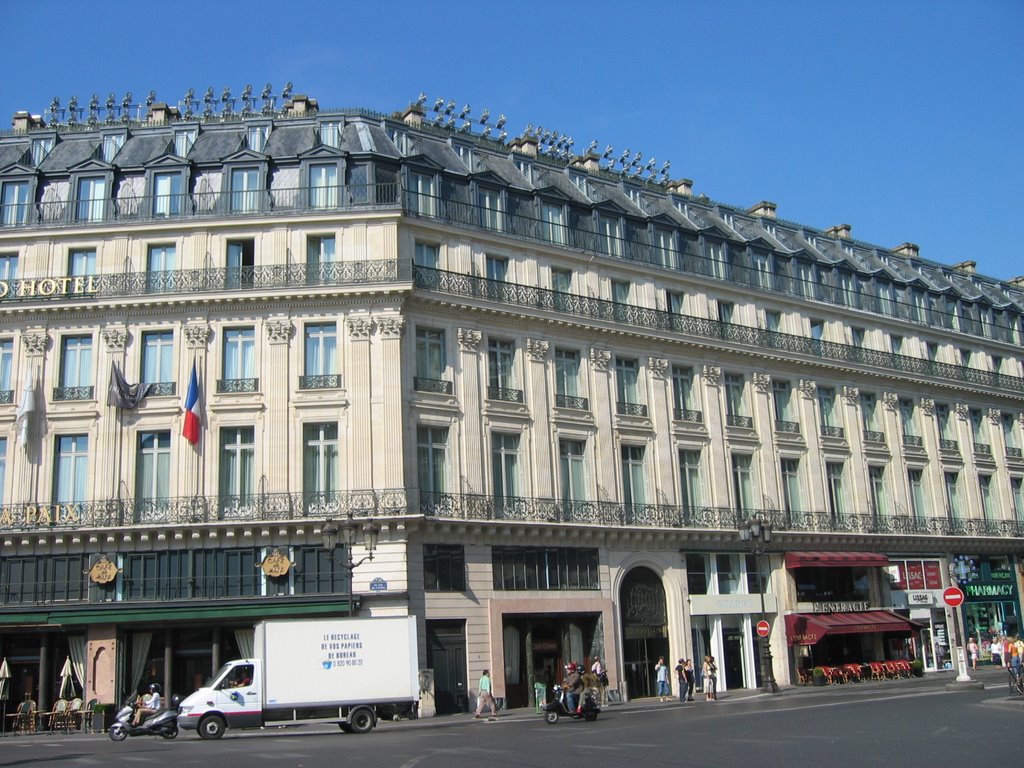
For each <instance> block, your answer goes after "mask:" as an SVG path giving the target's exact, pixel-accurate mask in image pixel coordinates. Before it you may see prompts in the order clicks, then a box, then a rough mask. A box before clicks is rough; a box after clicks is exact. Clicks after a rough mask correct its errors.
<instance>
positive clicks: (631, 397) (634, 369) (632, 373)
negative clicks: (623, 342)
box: [615, 357, 640, 405]
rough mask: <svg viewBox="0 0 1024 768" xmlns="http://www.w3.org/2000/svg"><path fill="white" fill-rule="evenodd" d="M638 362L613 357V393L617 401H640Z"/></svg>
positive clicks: (634, 403) (630, 402) (635, 402)
mask: <svg viewBox="0 0 1024 768" xmlns="http://www.w3.org/2000/svg"><path fill="white" fill-rule="evenodd" d="M639 378H640V363H639V362H638V361H637V360H634V359H631V358H624V357H616V358H615V394H616V397H617V398H618V402H620V403H626V404H630V405H636V404H638V403H639V402H640V388H639Z"/></svg>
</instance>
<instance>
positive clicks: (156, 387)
mask: <svg viewBox="0 0 1024 768" xmlns="http://www.w3.org/2000/svg"><path fill="white" fill-rule="evenodd" d="M177 392H178V384H177V382H174V381H159V382H157V383H156V384H150V385H149V389H147V390H146V396H147V397H165V396H168V395H174V394H177Z"/></svg>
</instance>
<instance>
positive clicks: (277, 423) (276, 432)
mask: <svg viewBox="0 0 1024 768" xmlns="http://www.w3.org/2000/svg"><path fill="white" fill-rule="evenodd" d="M264 331H265V332H266V335H267V346H266V350H267V359H266V360H265V361H264V363H265V364H264V365H263V366H262V369H263V372H264V374H265V381H264V382H263V384H262V385H261V386H260V389H261V390H262V392H263V397H264V401H265V402H266V408H265V409H264V411H263V412H262V413H261V414H260V418H262V419H263V420H264V424H265V428H264V429H262V430H260V429H257V434H261V436H262V440H263V449H262V450H261V451H260V454H261V455H262V456H263V459H262V467H263V469H262V471H261V472H260V478H259V487H258V488H256V489H255V490H257V491H258V492H259V493H283V492H284V491H285V490H286V489H287V488H288V478H289V476H290V472H291V469H292V465H293V462H296V461H299V462H300V463H301V459H300V458H298V457H299V456H301V451H302V433H301V427H296V428H295V429H292V428H291V421H290V419H291V409H290V408H289V407H288V406H289V404H290V403H291V399H292V389H293V387H297V386H298V376H299V375H301V374H302V373H303V371H302V368H301V365H299V364H297V362H293V361H292V359H291V357H292V355H291V352H292V347H291V340H292V338H294V336H295V326H294V324H293V323H292V322H291V320H290V319H288V318H286V317H275V318H270V319H268V320H267V321H266V322H265V323H264ZM301 349H302V347H301V343H300V345H299V351H297V357H300V358H301V355H302V352H301ZM293 446H298V447H297V448H296V449H294V450H293ZM213 668H214V670H216V669H217V668H218V665H217V664H214V665H213Z"/></svg>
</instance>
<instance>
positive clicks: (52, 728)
mask: <svg viewBox="0 0 1024 768" xmlns="http://www.w3.org/2000/svg"><path fill="white" fill-rule="evenodd" d="M74 676H75V673H74V669H73V666H72V663H71V657H70V656H68V658H67V660H66V661H65V662H64V666H63V667H62V668H61V671H60V675H59V678H58V679H59V683H60V684H59V694H58V696H57V699H56V700H55V701H54V702H53V705H52V706H51V707H49V708H48V709H45V708H44V709H39V707H38V705H37V703H36V701H35V699H33V698H32V697H31V696H30V695H28V694H26V695H25V698H24V700H23V701H21V702H20V703H19V704H18V706H17V707H16V708H15V709H14V711H13V712H9V713H8V712H6V709H5V712H4V714H6V717H5V718H0V720H2V721H3V722H2V726H3V727H2V728H0V732H2V733H3V735H5V736H7V735H12V736H20V735H23V734H30V733H41V732H46V733H54V732H58V731H63V732H64V733H73V732H86V731H91V730H92V725H93V722H92V720H93V706H94V705H95V704H96V700H95V699H93V700H92V701H90V702H88V703H87V704H86V703H84V702H83V700H82V698H81V697H80V696H78V695H77V694H78V688H77V686H76V685H75V680H74ZM10 678H11V673H10V667H9V665H8V663H7V659H6V658H5V659H3V660H2V661H0V702H2V703H3V704H4V705H6V703H7V698H8V696H9V693H10ZM55 690H56V688H55Z"/></svg>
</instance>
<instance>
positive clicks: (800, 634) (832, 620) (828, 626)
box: [786, 611, 918, 645]
mask: <svg viewBox="0 0 1024 768" xmlns="http://www.w3.org/2000/svg"><path fill="white" fill-rule="evenodd" d="M916 627H918V624H916V623H915V622H913V621H910V620H909V619H905V618H903V617H902V616H900V615H898V614H895V613H891V612H890V611H864V612H863V613H790V614H788V615H787V616H786V639H787V641H788V642H789V644H790V645H814V644H815V643H816V642H818V641H819V640H821V638H823V637H824V636H825V635H830V634H831V635H864V634H870V633H872V632H904V633H909V632H913V631H914V629H915V628H916Z"/></svg>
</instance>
